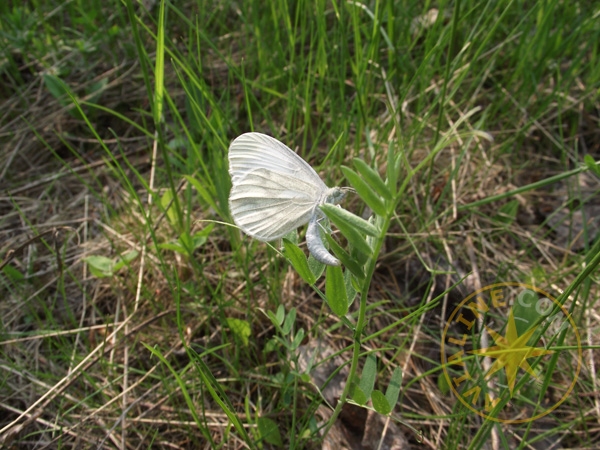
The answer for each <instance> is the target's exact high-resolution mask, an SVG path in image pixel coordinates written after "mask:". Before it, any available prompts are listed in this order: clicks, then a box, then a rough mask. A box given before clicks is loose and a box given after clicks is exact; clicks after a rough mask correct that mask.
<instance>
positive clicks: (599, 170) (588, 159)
mask: <svg viewBox="0 0 600 450" xmlns="http://www.w3.org/2000/svg"><path fill="white" fill-rule="evenodd" d="M583 161H584V162H585V165H586V166H587V167H588V169H590V170H591V171H592V172H594V173H595V174H596V175H598V176H599V177H600V167H599V166H598V164H596V161H594V158H592V155H585V156H584V157H583Z"/></svg>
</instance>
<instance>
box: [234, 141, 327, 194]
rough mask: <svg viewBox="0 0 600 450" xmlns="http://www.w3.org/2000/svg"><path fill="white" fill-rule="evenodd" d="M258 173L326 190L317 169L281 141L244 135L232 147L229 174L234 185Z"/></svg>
mask: <svg viewBox="0 0 600 450" xmlns="http://www.w3.org/2000/svg"><path fill="white" fill-rule="evenodd" d="M256 169H266V170H269V171H272V172H275V173H278V174H281V175H289V176H292V177H295V178H301V179H304V180H305V181H308V182H310V183H311V184H314V185H317V186H319V187H321V188H322V189H326V186H325V183H323V181H322V180H321V178H319V175H317V173H316V172H315V171H314V170H313V168H312V167H310V165H309V164H308V163H307V162H306V161H304V160H303V159H302V158H301V157H300V156H298V155H297V154H296V153H295V152H294V151H292V150H291V149H290V148H289V147H287V146H286V145H284V144H283V143H281V142H279V141H278V140H277V139H274V138H272V137H270V136H267V135H266V134H262V133H245V134H242V135H241V136H239V137H238V138H236V139H235V140H234V141H233V142H232V143H231V146H230V147H229V174H230V175H231V181H232V183H233V185H234V186H235V184H236V182H237V181H238V180H239V179H240V178H241V177H243V176H244V175H245V174H247V173H249V172H252V171H253V170H256Z"/></svg>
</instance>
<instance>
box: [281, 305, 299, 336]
mask: <svg viewBox="0 0 600 450" xmlns="http://www.w3.org/2000/svg"><path fill="white" fill-rule="evenodd" d="M295 322H296V308H292V309H290V312H289V313H288V315H287V316H286V317H285V321H284V322H283V327H281V332H282V333H283V335H284V336H287V335H288V334H290V332H291V331H292V327H293V326H294V323H295Z"/></svg>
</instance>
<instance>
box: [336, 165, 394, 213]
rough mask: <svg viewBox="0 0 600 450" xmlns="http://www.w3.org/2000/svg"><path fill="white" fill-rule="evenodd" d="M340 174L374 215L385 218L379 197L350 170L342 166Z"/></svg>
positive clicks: (384, 209)
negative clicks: (342, 174)
mask: <svg viewBox="0 0 600 450" xmlns="http://www.w3.org/2000/svg"><path fill="white" fill-rule="evenodd" d="M342 172H344V175H345V176H346V178H347V179H348V181H350V184H351V185H352V186H353V187H354V189H356V192H357V193H358V195H360V197H361V198H362V199H363V200H364V202H365V203H366V204H367V205H368V206H369V208H371V209H372V210H373V211H374V212H375V214H379V215H380V216H385V214H386V208H385V203H383V200H381V197H379V195H377V193H376V192H375V191H374V190H373V189H372V188H371V187H370V186H369V185H368V184H367V183H366V182H365V181H364V180H363V179H362V178H361V177H360V176H359V175H358V174H357V173H356V172H355V171H353V170H352V169H350V168H348V167H345V166H342Z"/></svg>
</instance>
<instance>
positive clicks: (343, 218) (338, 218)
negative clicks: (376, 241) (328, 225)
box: [321, 204, 379, 237]
mask: <svg viewBox="0 0 600 450" xmlns="http://www.w3.org/2000/svg"><path fill="white" fill-rule="evenodd" d="M321 210H322V211H324V212H325V214H327V217H329V218H330V219H331V221H332V222H333V223H335V224H336V225H337V227H338V228H339V229H340V230H341V228H340V223H341V222H344V223H346V224H348V225H351V226H352V227H353V228H355V229H357V230H359V231H362V232H363V233H365V234H366V235H369V236H373V237H378V236H379V230H378V229H377V227H375V225H373V224H370V223H369V222H367V221H366V220H365V219H361V218H360V217H358V216H357V215H356V214H352V213H351V212H350V211H346V210H345V209H343V208H338V207H337V206H334V205H330V204H325V205H321Z"/></svg>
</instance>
